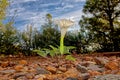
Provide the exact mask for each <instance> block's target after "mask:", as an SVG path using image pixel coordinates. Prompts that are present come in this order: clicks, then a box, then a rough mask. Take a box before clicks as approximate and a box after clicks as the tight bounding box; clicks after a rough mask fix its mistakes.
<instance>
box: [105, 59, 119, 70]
mask: <svg viewBox="0 0 120 80" xmlns="http://www.w3.org/2000/svg"><path fill="white" fill-rule="evenodd" d="M105 68H107V69H110V70H118V69H119V65H118V63H117V62H115V61H109V62H108V63H106V64H105Z"/></svg>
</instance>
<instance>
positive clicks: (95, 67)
mask: <svg viewBox="0 0 120 80" xmlns="http://www.w3.org/2000/svg"><path fill="white" fill-rule="evenodd" d="M87 69H89V70H95V71H98V72H103V71H104V70H105V68H104V67H101V66H100V65H95V64H89V66H88V67H87Z"/></svg>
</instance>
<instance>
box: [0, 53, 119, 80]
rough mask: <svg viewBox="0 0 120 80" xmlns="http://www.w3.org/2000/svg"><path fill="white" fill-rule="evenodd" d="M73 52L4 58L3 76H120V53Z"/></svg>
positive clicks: (57, 79) (82, 79) (113, 79)
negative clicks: (73, 58) (63, 54)
mask: <svg viewBox="0 0 120 80" xmlns="http://www.w3.org/2000/svg"><path fill="white" fill-rule="evenodd" d="M73 56H74V57H75V58H76V61H69V60H65V58H64V57H65V56H63V57H55V58H50V57H47V58H42V57H40V56H37V57H18V58H17V57H13V56H10V57H6V58H1V59H0V80H120V57H119V56H116V55H114V56H113V55H112V56H103V55H102V56H97V55H94V56H93V55H81V54H79V55H73Z"/></svg>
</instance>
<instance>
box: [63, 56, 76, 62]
mask: <svg viewBox="0 0 120 80" xmlns="http://www.w3.org/2000/svg"><path fill="white" fill-rule="evenodd" d="M65 59H66V60H70V61H75V60H76V58H74V57H73V56H72V55H67V56H66V58H65Z"/></svg>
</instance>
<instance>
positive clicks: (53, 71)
mask: <svg viewBox="0 0 120 80" xmlns="http://www.w3.org/2000/svg"><path fill="white" fill-rule="evenodd" d="M46 69H47V70H48V71H50V72H51V73H53V74H55V73H56V71H57V69H56V68H55V67H53V66H48V67H46Z"/></svg>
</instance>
